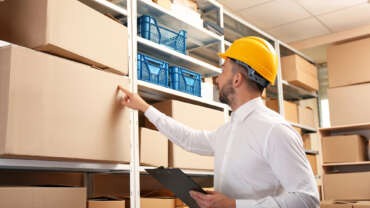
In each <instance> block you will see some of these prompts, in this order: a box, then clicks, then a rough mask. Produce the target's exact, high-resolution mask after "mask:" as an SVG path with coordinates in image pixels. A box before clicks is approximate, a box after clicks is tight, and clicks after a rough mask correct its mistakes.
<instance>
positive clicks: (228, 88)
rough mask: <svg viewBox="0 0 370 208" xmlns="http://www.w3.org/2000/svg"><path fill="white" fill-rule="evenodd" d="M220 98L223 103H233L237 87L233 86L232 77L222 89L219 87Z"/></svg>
mask: <svg viewBox="0 0 370 208" xmlns="http://www.w3.org/2000/svg"><path fill="white" fill-rule="evenodd" d="M219 91H220V92H219V95H220V96H219V98H218V99H219V100H220V102H221V103H225V104H227V105H229V106H230V105H231V103H232V102H233V97H234V94H235V89H234V88H233V86H232V80H231V79H230V80H229V81H228V82H227V83H226V84H225V85H224V86H223V87H222V88H221V89H219Z"/></svg>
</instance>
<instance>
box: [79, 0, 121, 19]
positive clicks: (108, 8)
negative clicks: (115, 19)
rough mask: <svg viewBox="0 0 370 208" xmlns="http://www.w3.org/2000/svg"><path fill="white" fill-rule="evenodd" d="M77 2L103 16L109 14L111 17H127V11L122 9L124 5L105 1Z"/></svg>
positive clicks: (82, 0) (89, 0)
mask: <svg viewBox="0 0 370 208" xmlns="http://www.w3.org/2000/svg"><path fill="white" fill-rule="evenodd" d="M79 1H80V2H82V3H84V4H86V5H88V6H89V7H91V8H94V9H95V10H97V11H99V12H101V13H103V14H111V15H112V16H118V15H124V16H127V10H126V9H125V8H124V5H116V4H113V3H111V2H109V1H107V0H79Z"/></svg>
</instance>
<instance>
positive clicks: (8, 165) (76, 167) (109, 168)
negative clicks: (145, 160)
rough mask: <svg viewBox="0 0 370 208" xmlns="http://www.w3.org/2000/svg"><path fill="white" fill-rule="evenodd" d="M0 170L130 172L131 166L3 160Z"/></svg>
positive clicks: (1, 160) (0, 160)
mask: <svg viewBox="0 0 370 208" xmlns="http://www.w3.org/2000/svg"><path fill="white" fill-rule="evenodd" d="M0 169H7V170H9V169H11V170H53V171H54V170H55V171H82V172H130V165H129V164H110V163H92V162H72V161H71V162H69V161H51V160H28V159H3V158H2V159H0Z"/></svg>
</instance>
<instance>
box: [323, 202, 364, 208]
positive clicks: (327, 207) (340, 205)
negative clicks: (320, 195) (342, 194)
mask: <svg viewBox="0 0 370 208" xmlns="http://www.w3.org/2000/svg"><path fill="white" fill-rule="evenodd" d="M320 207H321V208H347V207H348V208H370V202H369V201H357V202H356V201H322V202H320Z"/></svg>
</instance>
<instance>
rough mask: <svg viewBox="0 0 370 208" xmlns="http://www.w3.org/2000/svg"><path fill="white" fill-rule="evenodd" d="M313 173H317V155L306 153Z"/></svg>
mask: <svg viewBox="0 0 370 208" xmlns="http://www.w3.org/2000/svg"><path fill="white" fill-rule="evenodd" d="M306 156H307V159H308V162H309V163H310V165H311V168H312V171H313V174H314V175H317V174H318V172H317V155H310V154H306Z"/></svg>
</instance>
